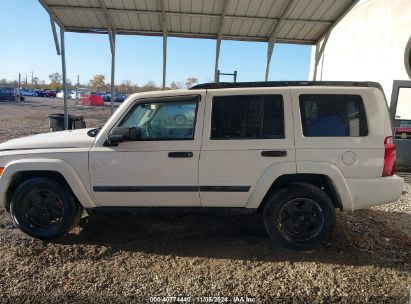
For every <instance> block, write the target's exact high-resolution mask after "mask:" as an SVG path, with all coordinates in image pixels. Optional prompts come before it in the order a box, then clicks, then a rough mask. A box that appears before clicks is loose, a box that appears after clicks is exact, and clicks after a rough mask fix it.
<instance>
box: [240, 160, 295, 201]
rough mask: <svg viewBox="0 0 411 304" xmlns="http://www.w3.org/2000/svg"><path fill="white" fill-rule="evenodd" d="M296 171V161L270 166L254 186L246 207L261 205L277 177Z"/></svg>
mask: <svg viewBox="0 0 411 304" xmlns="http://www.w3.org/2000/svg"><path fill="white" fill-rule="evenodd" d="M295 173H297V169H296V166H295V162H284V163H278V164H273V165H271V166H270V167H268V168H267V169H266V170H265V171H264V173H263V174H262V175H261V177H260V179H259V180H258V182H257V184H256V186H255V187H254V191H253V193H252V194H251V196H250V198H249V199H248V201H247V204H246V206H245V207H246V208H258V206H260V204H261V202H262V201H263V199H264V196H265V195H266V194H267V192H268V190H269V189H270V187H271V185H272V184H273V183H274V181H275V180H276V179H277V178H279V177H280V176H281V175H284V174H295Z"/></svg>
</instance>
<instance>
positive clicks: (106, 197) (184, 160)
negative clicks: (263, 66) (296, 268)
mask: <svg viewBox="0 0 411 304" xmlns="http://www.w3.org/2000/svg"><path fill="white" fill-rule="evenodd" d="M394 162H395V147H394V145H393V138H392V131H391V124H390V118H389V114H388V109H387V103H386V100H385V97H384V94H383V92H382V90H381V87H380V86H379V85H378V84H375V83H349V82H327V83H326V82H261V83H258V82H257V83H235V84H233V83H212V84H204V85H197V86H196V87H194V88H192V89H190V90H175V91H162V92H149V93H139V94H134V95H132V96H130V97H129V98H128V99H127V100H126V101H125V102H124V103H123V104H122V105H121V106H120V107H119V108H118V110H117V111H116V112H115V113H114V114H113V115H112V117H111V118H110V119H109V120H108V121H107V123H106V124H105V125H104V127H103V128H101V130H99V129H82V130H74V131H63V132H55V133H45V134H39V135H34V136H29V137H26V138H20V139H14V140H10V141H8V142H5V143H3V144H0V170H1V172H2V175H1V177H0V204H4V206H5V208H6V209H7V210H9V211H10V212H11V214H12V217H13V219H14V221H15V223H16V224H17V225H18V226H19V227H20V229H21V230H23V231H24V232H25V233H27V234H29V235H31V236H34V237H36V238H40V239H51V238H55V237H58V236H60V235H62V234H64V233H66V232H68V231H69V230H70V229H71V228H72V227H73V225H75V224H77V221H78V219H79V217H80V216H81V213H82V210H83V208H84V209H86V210H87V211H88V212H90V211H99V210H108V209H110V210H113V209H114V210H118V209H126V208H130V207H133V208H137V207H180V208H181V207H185V208H187V207H190V208H196V207H199V208H213V207H214V208H216V207H217V208H223V207H224V208H237V209H241V210H250V211H256V212H261V214H262V218H263V221H264V224H265V226H266V228H267V231H268V233H269V235H270V236H271V238H272V239H273V240H274V241H275V242H276V243H278V244H280V245H282V246H284V247H287V248H290V249H295V250H306V249H311V248H313V247H315V246H317V245H319V244H321V243H322V242H323V241H325V240H326V239H327V237H328V236H329V235H330V234H331V233H332V231H333V228H334V225H335V209H336V208H338V209H340V210H356V209H360V208H365V207H369V206H373V205H377V204H382V203H387V202H392V201H396V200H397V199H398V198H399V197H400V195H401V192H402V187H403V179H402V178H400V177H398V176H395V175H394ZM214 210H215V209H214ZM199 229H201V228H199Z"/></svg>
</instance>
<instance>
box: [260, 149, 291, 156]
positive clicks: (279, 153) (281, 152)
mask: <svg viewBox="0 0 411 304" xmlns="http://www.w3.org/2000/svg"><path fill="white" fill-rule="evenodd" d="M261 156H263V157H286V156H287V151H284V150H270V151H261Z"/></svg>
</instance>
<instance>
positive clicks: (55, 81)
mask: <svg viewBox="0 0 411 304" xmlns="http://www.w3.org/2000/svg"><path fill="white" fill-rule="evenodd" d="M49 79H50V84H49V86H48V87H49V89H50V90H59V89H60V88H61V81H62V77H61V74H60V73H58V72H55V73H53V74H50V75H49Z"/></svg>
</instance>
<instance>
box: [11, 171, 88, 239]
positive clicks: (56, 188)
mask: <svg viewBox="0 0 411 304" xmlns="http://www.w3.org/2000/svg"><path fill="white" fill-rule="evenodd" d="M10 210H11V214H12V217H13V220H14V222H15V223H16V225H17V226H18V227H19V228H20V229H21V230H22V231H23V232H25V233H26V234H28V235H30V236H33V237H35V238H38V239H44V240H49V239H53V238H56V237H59V236H61V235H63V234H65V233H67V232H68V231H70V230H71V229H72V228H73V226H74V225H76V224H77V223H78V220H79V218H80V216H81V213H82V208H81V206H80V205H79V204H77V203H76V201H75V200H74V198H73V195H72V194H71V192H70V191H69V189H67V188H66V187H65V186H64V185H62V184H61V183H59V182H56V181H54V180H51V179H48V178H42V177H39V178H32V179H29V180H27V181H25V182H23V183H22V184H21V185H20V186H18V187H17V188H16V190H15V191H14V194H13V195H12V198H11V204H10Z"/></svg>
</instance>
